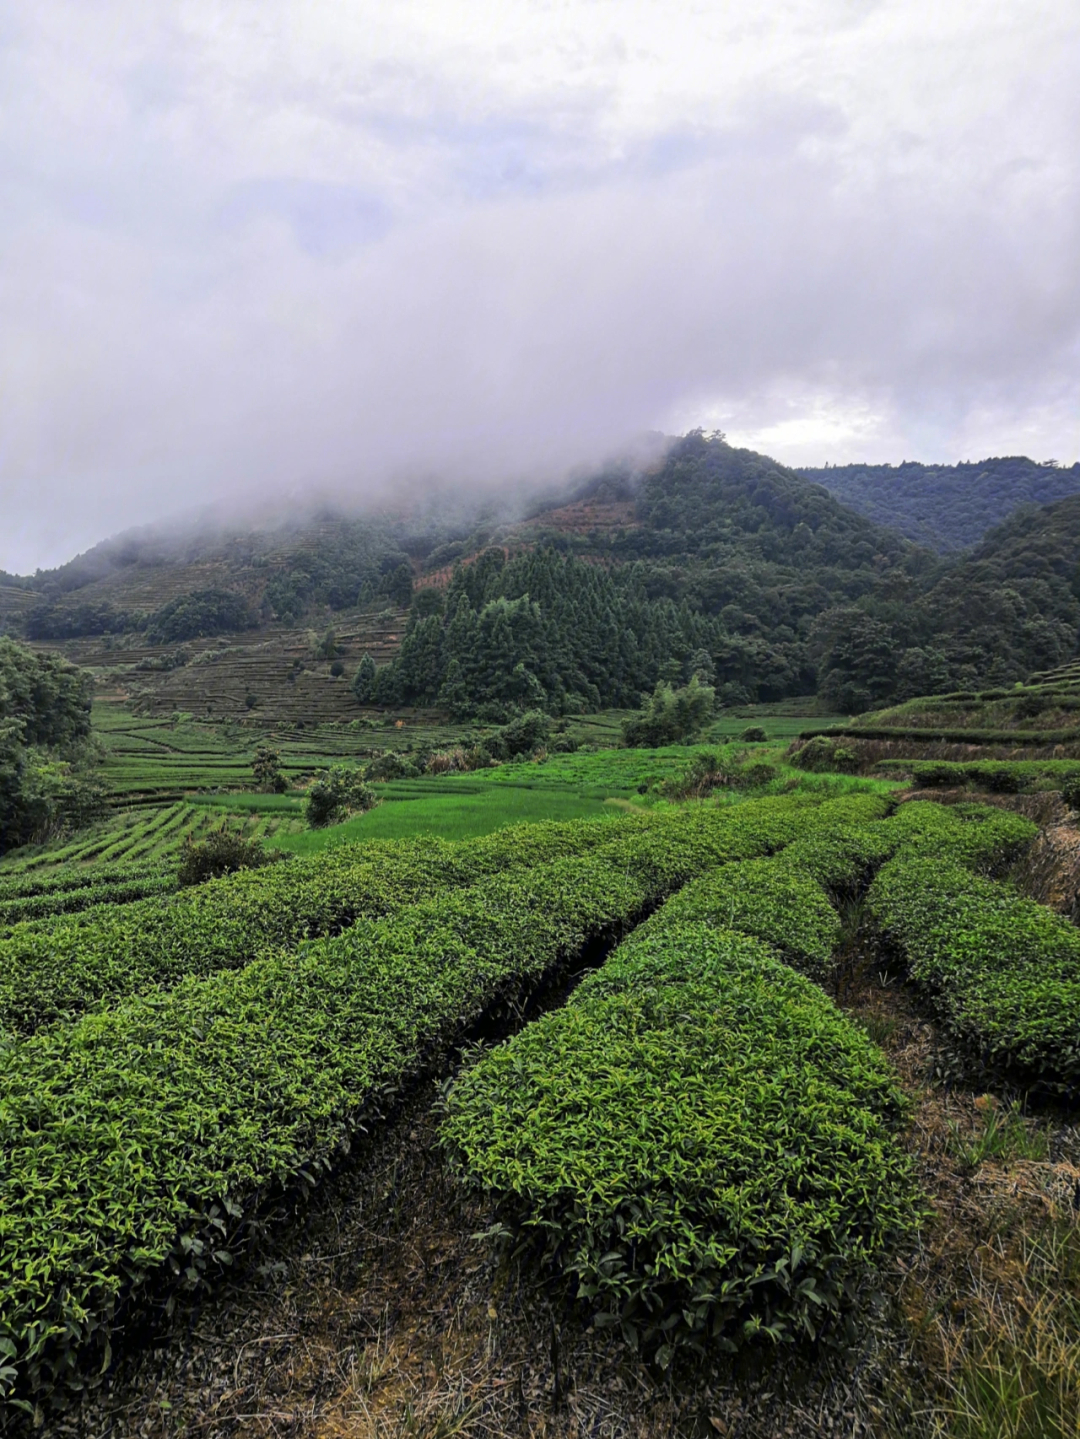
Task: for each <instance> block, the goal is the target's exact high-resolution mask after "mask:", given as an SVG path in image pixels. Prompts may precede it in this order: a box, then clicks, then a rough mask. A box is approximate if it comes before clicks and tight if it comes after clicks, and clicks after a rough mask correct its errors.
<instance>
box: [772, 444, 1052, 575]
mask: <svg viewBox="0 0 1080 1439" xmlns="http://www.w3.org/2000/svg"><path fill="white" fill-rule="evenodd" d="M799 474H800V475H802V476H803V477H804V478H805V479H808V480H813V481H814V483H815V484H819V485H824V486H825V488H826V489H827V490H828V491H829V493H830V494H832V495H834V496H835V497H836V498H837V499H838V500H840V501H841V502H842V503H843V504H845V505H849V506H850V507H851V508H852V509H853V510H856V511H858V513H859V514H860V515H865V516H866V518H867V519H870V520H873V521H874V522H875V523H876V524H879V525H888V526H890V527H892V528H893V529H896V530H898V531H899V532H900V533H901V534H903V535H905V536H906V537H907V538H908V539H910V540H913V541H915V543H916V544H921V545H928V546H929V547H930V548H931V549H933V550H937V551H939V552H941V553H948V552H951V551H954V550H963V549H968V548H970V547H971V546H972V545H975V544H978V543H979V541H980V540H981V539H982V537H983V535H985V534H986V532H987V531H988V530H990V529H992V528H993V527H994V526H996V525H999V524H1001V523H1002V522H1003V521H1004V520H1006V519H1007V518H1008V516H1009V515H1011V514H1012V513H1013V511H1014V510H1016V509H1018V508H1020V506H1022V505H1047V504H1051V503H1053V501H1055V500H1060V499H1065V498H1066V497H1067V496H1069V495H1075V494H1078V493H1080V463H1078V464H1074V465H1070V466H1058V465H1056V464H1054V463H1053V461H1047V462H1045V463H1043V464H1037V463H1036V462H1035V461H1034V460H1029V459H1027V457H1026V456H1023V455H1011V456H1006V457H1003V458H996V459H987V460H979V461H977V462H970V463H963V464H958V465H922V464H918V463H916V462H915V461H910V460H907V461H905V462H904V463H903V464H901V465H827V466H825V467H824V468H821V469H814V468H806V467H800V469H799Z"/></svg>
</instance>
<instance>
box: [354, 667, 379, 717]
mask: <svg viewBox="0 0 1080 1439" xmlns="http://www.w3.org/2000/svg"><path fill="white" fill-rule="evenodd" d="M374 688H375V661H374V660H373V659H372V658H371V656H370V655H365V656H364V658H363V659H362V660H361V661H360V667H359V669H358V670H357V671H356V678H355V679H354V680H353V694H354V695H355V696H356V698H357V700H358V701H359V702H360V704H362V705H363V704H367V703H368V702H369V700H370V699H371V693H372V690H373V689H374Z"/></svg>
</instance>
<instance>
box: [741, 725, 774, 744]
mask: <svg viewBox="0 0 1080 1439" xmlns="http://www.w3.org/2000/svg"><path fill="white" fill-rule="evenodd" d="M739 738H740V739H741V740H742V742H743V744H764V743H765V741H766V740H767V739H768V738H769V736H768V735H767V734H766V733H765V731H764V730H763V729H762V728H761V726H760V725H748V726H747V728H746V729H744V730H743V732H742V734H740V736H739Z"/></svg>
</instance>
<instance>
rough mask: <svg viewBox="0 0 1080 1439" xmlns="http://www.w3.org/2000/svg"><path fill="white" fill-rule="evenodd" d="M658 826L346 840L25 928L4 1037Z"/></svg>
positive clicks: (2, 988)
mask: <svg viewBox="0 0 1080 1439" xmlns="http://www.w3.org/2000/svg"><path fill="white" fill-rule="evenodd" d="M649 822H650V821H648V820H645V819H639V818H638V817H637V816H629V815H628V816H626V817H625V818H619V819H614V820H609V819H603V820H578V821H571V822H569V823H563V824H557V823H547V824H539V825H515V826H513V827H511V828H508V829H503V830H498V831H496V832H495V833H494V834H492V835H485V836H484V837H483V838H480V839H475V840H467V841H463V842H462V843H459V844H452V843H450V842H448V841H446V840H440V839H435V838H432V837H424V838H418V839H409V840H397V841H389V842H386V843H382V844H366V845H347V846H346V845H342V846H339V847H336V848H334V849H331V850H330V851H328V852H325V853H324V854H321V855H315V856H312V857H311V858H309V859H294V860H291V861H290V862H289V863H288V864H282V865H274V866H272V867H270V868H267V869H260V870H248V871H243V872H241V873H238V874H232V875H227V876H225V877H223V878H221V879H217V880H211V881H209V882H208V883H206V884H203V885H198V886H196V887H194V888H192V889H188V890H184V891H182V892H180V893H179V894H176V895H174V896H172V897H171V898H169V899H168V900H166V901H164V902H163V901H162V900H160V899H157V900H153V901H145V902H136V903H133V904H128V905H123V906H117V907H116V908H115V909H108V908H106V909H103V910H101V911H100V912H99V911H95V912H94V913H93V915H84V916H82V917H81V921H80V919H79V918H78V917H73V918H72V920H71V921H69V922H67V923H61V922H58V923H57V924H56V925H55V926H48V927H44V928H42V927H37V926H35V927H34V928H33V929H32V930H17V931H15V932H14V933H13V934H11V935H9V936H8V937H7V939H5V940H0V1030H4V1029H6V1030H8V1031H9V1032H11V1033H16V1034H24V1035H25V1034H32V1033H33V1032H34V1031H35V1030H37V1029H38V1028H40V1027H41V1026H42V1025H45V1024H49V1023H52V1022H55V1021H57V1020H59V1019H72V1018H74V1017H77V1016H78V1015H79V1014H81V1013H83V1012H84V1011H86V1010H88V1009H91V1008H94V1007H97V1006H100V1005H101V1004H103V1003H105V1004H115V1003H117V1002H119V1001H120V1000H121V999H123V998H124V997H126V996H130V995H134V994H139V993H141V992H143V991H145V990H147V989H150V988H154V987H161V986H169V985H172V984H176V983H178V982H179V981H180V980H181V979H183V978H185V977H186V976H191V975H206V974H211V973H213V972H214V971H216V970H219V969H239V968H242V967H243V966H244V965H245V964H248V963H250V962H251V960H253V959H254V958H255V957H256V956H257V955H258V954H260V953H264V952H266V951H268V950H271V949H278V948H281V949H291V948H295V946H296V945H297V944H299V943H301V942H302V941H304V940H305V939H308V938H312V937H316V936H318V935H322V934H333V933H336V932H338V931H339V930H341V929H344V928H346V927H347V926H349V925H350V924H353V923H355V922H356V921H357V920H358V919H360V918H365V919H369V918H374V917H377V916H378V915H381V914H386V913H388V912H389V911H391V910H392V909H394V908H396V907H397V906H400V905H402V904H409V903H412V902H413V901H415V900H417V899H419V898H421V897H423V896H425V895H427V894H430V893H432V892H433V891H434V890H437V889H439V888H446V887H452V886H456V885H463V884H471V883H473V882H474V881H476V880H477V879H480V878H482V877H483V876H484V875H486V874H494V873H498V872H499V871H500V870H502V869H504V868H506V867H508V866H511V867H512V866H522V865H531V864H539V863H542V862H543V861H544V860H547V859H554V858H556V857H558V856H559V855H561V854H573V853H583V852H585V851H586V850H588V849H589V848H591V847H593V846H594V845H597V844H600V843H601V842H603V841H605V840H608V839H609V838H610V837H611V835H612V834H613V833H614V830H613V829H612V826H613V825H615V826H619V827H620V828H626V829H628V830H634V829H637V828H640V827H641V826H642V825H644V824H646V823H649Z"/></svg>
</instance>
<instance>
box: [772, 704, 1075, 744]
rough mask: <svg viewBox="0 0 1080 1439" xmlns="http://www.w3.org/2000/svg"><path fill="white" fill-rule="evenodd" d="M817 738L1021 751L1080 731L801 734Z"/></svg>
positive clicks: (871, 729) (869, 728) (881, 728)
mask: <svg viewBox="0 0 1080 1439" xmlns="http://www.w3.org/2000/svg"><path fill="white" fill-rule="evenodd" d="M972 698H974V696H973V697H972ZM817 735H824V736H826V737H827V738H829V739H847V740H852V739H896V740H913V741H915V742H917V743H919V744H1008V745H1016V746H1017V747H1018V748H1019V747H1021V746H1024V745H1051V744H1070V743H1075V742H1076V741H1078V740H1080V730H1078V729H1061V730H1022V729H955V728H952V727H950V726H938V725H935V726H932V727H931V726H930V725H927V726H925V727H920V726H917V725H859V726H858V727H856V726H854V725H852V726H847V725H828V726H826V727H824V728H821V729H805V730H802V731H800V733H799V738H800V739H802V740H809V739H814V738H815V737H816V736H817Z"/></svg>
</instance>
